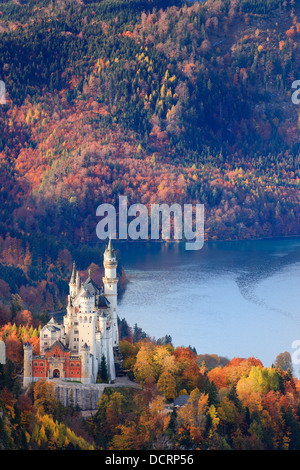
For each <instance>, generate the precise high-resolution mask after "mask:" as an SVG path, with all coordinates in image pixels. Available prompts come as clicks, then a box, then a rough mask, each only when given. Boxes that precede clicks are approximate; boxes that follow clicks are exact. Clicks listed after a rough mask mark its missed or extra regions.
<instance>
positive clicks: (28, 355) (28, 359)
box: [23, 342, 32, 387]
mask: <svg viewBox="0 0 300 470" xmlns="http://www.w3.org/2000/svg"><path fill="white" fill-rule="evenodd" d="M31 382H32V345H31V344H30V343H29V342H27V343H25V344H24V375H23V385H24V387H26V386H27V385H29V384H30V383H31Z"/></svg>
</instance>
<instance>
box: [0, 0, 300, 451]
mask: <svg viewBox="0 0 300 470" xmlns="http://www.w3.org/2000/svg"><path fill="white" fill-rule="evenodd" d="M299 44H300V5H299V1H297V0H207V1H206V2H201V1H199V2H197V1H194V2H191V1H185V0H98V1H92V0H20V1H14V0H0V81H2V82H4V83H5V89H6V102H5V104H0V214H1V216H0V339H2V340H3V341H5V344H6V352H7V363H6V365H0V449H11V450H15V449H29V450H36V449H45V450H53V449H84V450H86V449H91V450H97V449H98V450H99V449H120V450H122V449H124V450H131V449H141V450H142V449H145V450H149V449H183V450H185V449H192V450H195V449H201V450H202V449H203V450H205V449H208V448H209V449H233V450H246V449H276V450H277V449H278V450H283V449H290V450H294V449H300V401H299V398H300V395H299V393H300V385H299V380H298V379H296V378H295V377H294V376H293V371H292V370H291V363H290V358H289V357H285V356H280V357H277V358H274V364H273V365H272V367H264V366H263V364H262V363H261V361H260V360H259V359H257V358H252V357H251V358H248V359H242V358H232V359H227V358H223V357H219V356H217V355H199V354H197V351H195V350H193V348H192V347H190V346H187V345H186V347H174V346H173V344H172V338H170V337H168V335H167V336H165V337H162V338H159V339H155V338H150V337H149V336H148V334H147V332H144V331H143V330H142V328H143V325H139V326H138V325H128V324H127V322H126V320H125V319H119V332H120V338H121V341H120V349H121V352H122V355H123V361H124V369H126V371H127V374H128V377H129V378H130V380H131V381H133V382H134V383H135V384H136V385H138V386H139V387H136V388H128V389H127V388H122V387H121V388H118V389H117V388H109V387H108V388H106V390H105V393H104V394H103V396H102V397H101V399H100V401H99V403H98V409H97V412H96V413H95V414H94V416H93V417H90V418H89V419H83V418H82V416H81V414H80V410H78V409H77V408H76V407H68V408H65V407H63V406H62V405H61V404H60V402H59V401H58V400H57V399H56V397H55V393H54V390H53V388H52V386H51V384H49V383H45V382H43V381H41V382H38V383H36V384H35V385H34V386H33V385H32V386H31V387H30V389H29V391H28V392H27V393H26V394H24V392H23V390H22V389H21V385H20V384H21V381H20V375H21V373H22V362H23V344H24V343H25V342H26V341H29V342H30V343H31V344H32V345H33V348H34V353H36V354H38V353H39V333H40V329H41V327H42V326H43V325H44V324H45V323H46V322H47V321H48V320H49V313H50V312H60V311H63V310H64V308H65V306H66V296H67V294H68V281H69V278H70V273H71V269H72V262H73V260H75V261H76V265H77V266H78V269H79V270H80V273H81V275H82V276H83V275H86V272H87V270H88V269H90V270H91V272H92V274H93V278H94V279H95V281H96V282H97V281H99V282H101V278H102V275H103V272H102V269H101V268H100V267H99V266H102V256H103V251H104V245H103V243H100V242H99V240H98V239H97V237H96V232H95V229H96V225H97V218H96V208H97V207H98V205H99V204H101V203H115V204H116V203H117V201H118V197H119V196H120V195H126V196H127V198H128V202H129V204H133V203H136V202H139V203H143V204H145V205H147V206H148V205H150V204H152V203H157V202H158V203H163V202H165V203H167V204H171V203H173V202H178V203H180V204H184V203H193V204H195V203H202V204H204V205H205V239H206V240H244V239H253V238H267V237H282V236H293V235H299V233H300V203H299V201H300V106H299V105H295V104H294V103H293V102H292V99H291V97H292V93H293V89H292V84H293V82H294V81H295V80H297V79H299V80H300V65H299V64H300V47H299ZM118 275H119V278H120V282H119V287H120V291H122V289H126V272H125V271H124V268H123V266H122V258H121V256H120V254H119V253H118ZM164 333H165V332H162V335H163V334H164ZM100 380H101V379H100ZM181 395H183V396H186V395H188V397H189V400H188V403H187V404H186V405H184V406H183V407H180V408H172V403H173V402H174V400H175V399H176V398H177V397H178V396H181Z"/></svg>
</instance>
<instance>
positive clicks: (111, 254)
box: [105, 237, 114, 258]
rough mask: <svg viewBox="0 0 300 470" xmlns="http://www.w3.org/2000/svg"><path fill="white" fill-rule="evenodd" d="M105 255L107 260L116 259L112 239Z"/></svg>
mask: <svg viewBox="0 0 300 470" xmlns="http://www.w3.org/2000/svg"><path fill="white" fill-rule="evenodd" d="M105 255H106V257H107V258H114V249H113V246H112V242H111V237H109V241H108V245H107V248H106V250H105Z"/></svg>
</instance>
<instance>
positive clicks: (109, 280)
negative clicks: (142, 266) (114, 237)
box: [102, 239, 119, 347]
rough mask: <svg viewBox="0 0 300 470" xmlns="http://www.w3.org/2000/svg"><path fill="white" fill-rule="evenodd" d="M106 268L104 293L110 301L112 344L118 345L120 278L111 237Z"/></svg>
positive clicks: (105, 257) (106, 253) (106, 252)
mask: <svg viewBox="0 0 300 470" xmlns="http://www.w3.org/2000/svg"><path fill="white" fill-rule="evenodd" d="M103 265H104V270H105V277H103V279H102V280H103V285H104V295H105V297H106V298H107V300H108V301H109V302H110V311H111V328H112V345H113V347H116V346H118V345H119V331H118V321H117V296H118V278H117V266H118V262H117V258H116V255H115V251H114V249H113V247H112V243H111V239H109V243H108V246H107V248H106V250H105V252H104V262H103Z"/></svg>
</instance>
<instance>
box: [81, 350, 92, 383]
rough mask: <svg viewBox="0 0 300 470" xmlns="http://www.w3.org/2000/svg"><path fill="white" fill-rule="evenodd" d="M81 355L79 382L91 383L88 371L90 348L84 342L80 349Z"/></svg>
mask: <svg viewBox="0 0 300 470" xmlns="http://www.w3.org/2000/svg"><path fill="white" fill-rule="evenodd" d="M80 355H81V382H82V383H83V384H89V383H91V371H90V348H89V346H88V345H87V344H86V343H84V345H83V346H82V348H81V350H80Z"/></svg>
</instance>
